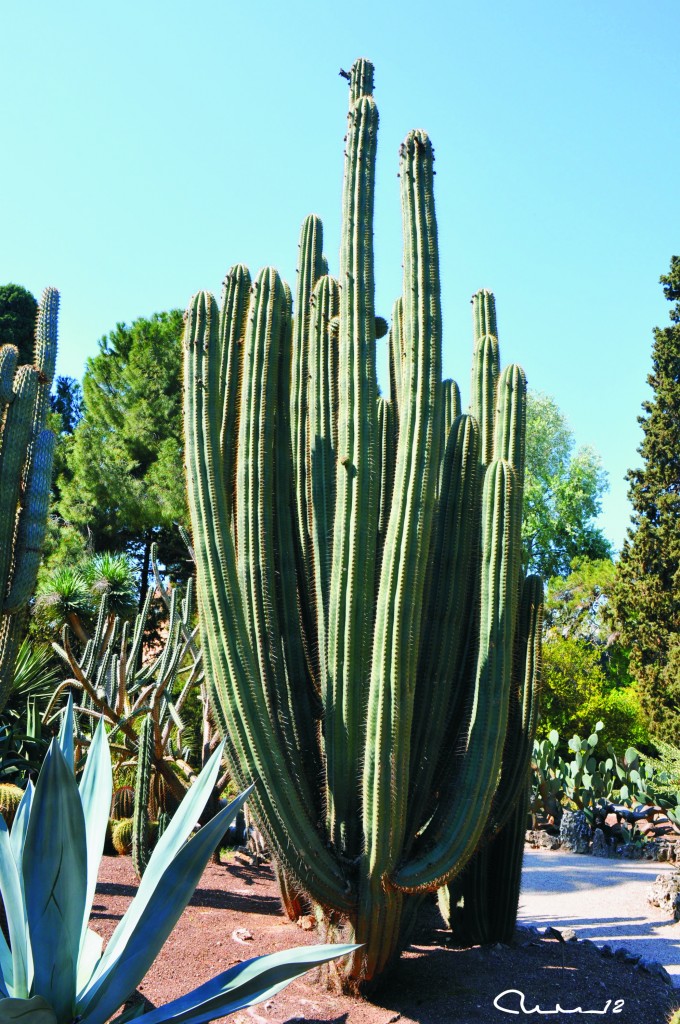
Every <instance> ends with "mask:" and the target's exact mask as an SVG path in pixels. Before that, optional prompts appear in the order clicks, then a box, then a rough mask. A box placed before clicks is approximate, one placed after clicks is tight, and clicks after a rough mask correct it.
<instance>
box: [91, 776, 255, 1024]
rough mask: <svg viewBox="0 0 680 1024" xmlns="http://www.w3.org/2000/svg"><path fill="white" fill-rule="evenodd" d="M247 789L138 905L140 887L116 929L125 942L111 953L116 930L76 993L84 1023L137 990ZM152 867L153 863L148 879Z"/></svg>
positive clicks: (99, 1023) (97, 1019)
mask: <svg viewBox="0 0 680 1024" xmlns="http://www.w3.org/2000/svg"><path fill="white" fill-rule="evenodd" d="M248 792H249V791H246V792H245V793H242V794H241V795H240V796H239V797H237V798H236V800H233V801H232V802H231V803H230V804H229V806H228V807H225V808H224V810H222V811H220V812H219V814H217V815H215V817H214V818H212V819H211V820H210V821H209V822H208V823H207V825H204V826H203V828H201V829H199V831H198V832H197V833H196V835H194V836H192V837H191V839H190V840H189V841H188V842H187V843H185V844H184V846H182V848H181V849H180V850H179V852H178V853H177V855H176V856H175V857H174V859H173V860H172V861H171V862H170V863H169V864H168V865H167V866H166V868H165V870H164V872H163V874H162V875H160V877H158V878H157V885H156V887H155V889H154V890H153V892H152V893H150V894H149V895H148V896H147V898H146V899H145V901H144V902H143V903H142V904H140V905H138V906H136V904H137V903H138V900H139V893H140V892H141V888H142V887H141V885H140V887H139V890H138V892H137V896H136V897H135V899H134V900H133V901H132V905H131V906H130V908H129V909H128V911H127V914H126V915H125V917H124V918H123V920H122V921H121V922H120V924H119V925H118V928H117V929H116V931H118V929H121V931H122V930H123V929H125V938H124V940H122V941H121V942H119V943H118V944H117V946H116V947H115V955H111V954H110V952H109V950H110V949H111V945H112V943H113V939H114V938H115V935H116V932H114V934H113V936H112V937H111V942H109V945H108V946H107V947H106V950H105V952H104V956H103V957H102V959H101V960H100V962H99V966H98V967H97V969H96V970H95V972H94V975H93V976H92V980H91V981H90V984H89V985H88V987H87V989H86V990H85V991H84V992H82V993H80V994H79V996H78V1004H77V1012H78V1016H79V1018H80V1024H104V1022H105V1021H107V1020H108V1019H109V1017H110V1016H111V1014H112V1013H114V1011H115V1010H117V1009H118V1007H119V1006H120V1004H121V1003H122V1002H123V1000H124V999H126V998H127V997H128V996H129V995H130V994H131V993H132V992H134V990H135V989H136V988H137V986H138V985H139V983H140V981H141V980H142V978H143V977H144V975H145V974H146V972H147V971H148V970H149V968H150V967H151V964H152V963H153V962H154V960H155V959H156V956H157V954H158V952H159V950H160V949H161V947H162V945H163V943H164V942H165V940H166V939H167V937H168V936H169V934H170V932H171V931H172V929H173V928H174V927H175V925H176V923H177V921H178V920H179V917H180V915H181V913H182V911H183V910H184V908H185V907H186V905H187V903H188V902H189V900H190V899H191V897H192V895H193V892H194V889H195V888H196V886H197V885H198V882H199V881H200V878H201V875H202V874H203V870H204V868H205V865H206V864H207V862H208V860H209V858H210V855H211V853H212V852H213V850H214V849H215V846H216V845H217V843H218V842H219V840H220V839H221V837H222V836H223V835H224V833H225V831H226V829H227V827H228V826H229V823H230V821H231V820H232V819H233V818H234V817H235V815H236V813H237V811H238V810H239V809H240V808H241V805H242V804H243V803H244V802H245V799H246V797H247V795H248ZM185 799H186V798H185ZM177 813H179V811H178V812H177ZM150 867H151V861H149V865H148V866H147V869H146V871H145V872H144V878H146V876H147V874H148V872H149V869H150ZM128 915H130V916H129V920H128V921H127V922H126V920H125V918H127V917H128Z"/></svg>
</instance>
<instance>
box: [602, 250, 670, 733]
mask: <svg viewBox="0 0 680 1024" xmlns="http://www.w3.org/2000/svg"><path fill="white" fill-rule="evenodd" d="M661 283H662V284H663V286H664V292H665V295H666V298H667V299H668V300H669V302H674V303H675V305H674V306H673V309H672V310H671V313H670V318H671V321H672V326H671V327H665V328H657V329H656V330H655V331H654V347H653V363H652V372H651V374H650V375H649V377H648V382H649V384H650V386H651V387H652V389H653V391H654V394H653V397H652V398H651V399H650V400H649V401H647V402H644V403H643V406H642V408H643V411H644V415H643V416H640V417H639V422H640V424H641V426H642V430H643V434H644V438H643V441H642V444H641V446H640V448H639V449H638V451H639V453H640V455H641V456H642V463H643V464H642V467H641V468H640V469H634V470H630V472H629V473H628V481H629V483H630V488H629V497H630V499H631V501H632V504H633V517H632V527H631V528H630V529H629V531H628V537H627V539H626V541H625V543H624V547H623V551H622V552H621V560H620V563H619V572H618V583H617V586H616V589H615V593H614V607H615V612H616V617H617V620H618V623H619V627H620V630H621V639H622V641H623V643H624V644H626V645H627V646H628V647H629V648H630V669H631V674H632V676H633V678H634V679H637V681H638V685H639V688H640V694H641V698H642V704H643V709H644V710H645V712H646V714H647V715H648V717H649V721H650V723H651V726H652V728H653V730H655V731H656V732H657V734H658V735H659V736H660V737H661V738H662V739H665V740H669V741H671V742H673V743H676V744H680V257H678V256H674V257H673V258H672V260H671V269H670V273H669V274H668V275H664V276H662V277H661Z"/></svg>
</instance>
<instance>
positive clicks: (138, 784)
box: [132, 715, 154, 878]
mask: <svg viewBox="0 0 680 1024" xmlns="http://www.w3.org/2000/svg"><path fill="white" fill-rule="evenodd" d="M153 755H154V720H153V717H152V716H151V715H146V716H145V718H144V721H143V722H142V728H141V731H140V733H139V744H138V747H137V775H136V777H135V805H134V814H133V817H132V864H133V867H134V869H135V871H136V873H137V875H138V876H139V877H140V878H141V877H142V875H143V874H144V871H145V870H146V865H147V864H148V863H149V852H150V851H149V793H150V789H151V770H152V765H153Z"/></svg>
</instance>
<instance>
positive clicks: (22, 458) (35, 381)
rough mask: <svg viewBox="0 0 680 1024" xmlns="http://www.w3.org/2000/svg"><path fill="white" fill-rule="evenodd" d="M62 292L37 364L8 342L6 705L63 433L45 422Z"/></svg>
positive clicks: (1, 661)
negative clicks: (23, 361) (21, 360)
mask: <svg viewBox="0 0 680 1024" xmlns="http://www.w3.org/2000/svg"><path fill="white" fill-rule="evenodd" d="M58 311H59V293H58V292H57V290H56V289H55V288H46V289H45V291H44V292H43V294H42V298H41V300H40V306H39V309H38V318H37V322H36V330H35V345H34V350H33V363H32V364H26V365H22V366H17V363H18V358H19V352H18V349H17V348H16V346H15V345H1V346H0V709H2V708H3V707H4V705H5V701H6V700H7V696H8V694H9V690H10V687H11V685H12V679H13V674H14V662H15V660H16V655H17V651H18V648H19V643H20V640H21V636H22V624H23V612H24V610H25V608H26V605H27V603H28V601H29V599H30V598H31V596H32V594H33V590H34V587H35V581H36V576H37V573H38V565H39V562H40V552H41V548H42V543H43V540H44V537H45V528H46V524H47V510H48V506H49V499H50V485H51V482H52V459H53V455H54V443H55V436H54V434H53V433H52V431H51V430H47V429H46V428H45V422H46V416H47V411H48V408H49V393H50V388H51V386H52V379H53V377H54V367H55V361H56V355H57V316H58Z"/></svg>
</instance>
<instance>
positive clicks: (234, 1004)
mask: <svg viewBox="0 0 680 1024" xmlns="http://www.w3.org/2000/svg"><path fill="white" fill-rule="evenodd" d="M355 949H359V946H352V945H336V946H298V947H296V948H295V949H285V950H283V951H282V952H281V953H271V954H269V955H268V956H259V957H255V958H254V959H252V960H246V961H245V962H244V963H242V964H236V966H235V967H230V968H229V970H227V971H223V972H222V974H218V975H217V977H215V978H213V979H212V980H211V981H207V982H206V983H205V985H200V986H199V987H198V988H195V989H194V990H193V992H189V993H187V995H185V996H181V997H180V998H179V999H174V1000H173V1001H172V1002H171V1003H167V1004H166V1005H165V1006H159V1007H158V1009H157V1010H150V1011H149V1012H148V1013H144V1014H142V1016H141V1017H138V1018H136V1019H137V1021H138V1022H139V1024H207V1022H208V1021H211V1020H215V1018H216V1017H223V1016H225V1014H228V1013H234V1012H235V1011H236V1010H243V1009H245V1008H246V1007H248V1006H254V1005H255V1003H261V1002H263V1000H265V999H271V998H272V997H273V996H275V995H276V993H277V992H280V991H281V989H282V988H285V987H286V985H288V984H289V983H290V982H291V981H294V980H295V978H299V977H300V975H302V974H306V972H307V971H310V970H312V968H313V967H318V966H319V964H325V963H327V962H328V961H329V960H336V959H337V958H338V957H341V956H347V954H348V953H353V952H354V950H355Z"/></svg>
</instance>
